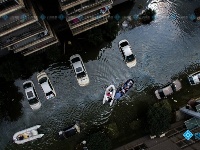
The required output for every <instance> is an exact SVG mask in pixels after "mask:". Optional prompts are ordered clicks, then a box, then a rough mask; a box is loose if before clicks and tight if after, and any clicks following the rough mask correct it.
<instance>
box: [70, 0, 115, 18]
mask: <svg viewBox="0 0 200 150" xmlns="http://www.w3.org/2000/svg"><path fill="white" fill-rule="evenodd" d="M112 3H113V2H112V0H101V1H99V2H97V3H93V4H90V5H89V4H88V5H87V6H85V7H82V8H80V9H77V10H74V11H73V12H72V13H68V14H67V21H68V22H69V21H71V20H73V19H74V18H77V17H78V16H80V15H85V14H88V13H91V12H93V11H95V10H98V9H101V8H102V7H105V6H108V5H110V7H111V4H112Z"/></svg>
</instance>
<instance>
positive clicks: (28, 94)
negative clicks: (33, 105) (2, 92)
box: [25, 87, 36, 99]
mask: <svg viewBox="0 0 200 150" xmlns="http://www.w3.org/2000/svg"><path fill="white" fill-rule="evenodd" d="M25 93H26V97H27V99H32V98H35V97H36V95H35V92H34V90H33V87H29V88H26V89H25Z"/></svg>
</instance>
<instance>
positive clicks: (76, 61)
mask: <svg viewBox="0 0 200 150" xmlns="http://www.w3.org/2000/svg"><path fill="white" fill-rule="evenodd" d="M70 63H71V65H72V67H73V70H74V72H75V76H76V79H77V81H78V84H79V85H80V86H86V85H88V84H89V82H90V80H89V77H88V74H87V71H86V69H85V66H84V64H83V60H82V58H81V56H80V55H79V54H75V55H73V56H71V57H70Z"/></svg>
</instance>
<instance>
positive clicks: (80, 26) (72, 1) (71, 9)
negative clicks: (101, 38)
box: [59, 0, 113, 35]
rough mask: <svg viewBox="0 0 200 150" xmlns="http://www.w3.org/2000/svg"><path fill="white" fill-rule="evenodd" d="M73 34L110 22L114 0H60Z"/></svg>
mask: <svg viewBox="0 0 200 150" xmlns="http://www.w3.org/2000/svg"><path fill="white" fill-rule="evenodd" d="M59 4H60V8H61V11H65V12H66V21H67V22H68V25H69V28H70V29H71V31H72V34H73V35H77V34H80V33H82V32H85V31H87V30H89V29H91V28H94V27H96V26H99V25H102V24H104V23H107V22H108V17H109V16H110V12H109V9H110V8H111V7H112V4H113V1H112V0H59Z"/></svg>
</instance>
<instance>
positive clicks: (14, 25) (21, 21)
mask: <svg viewBox="0 0 200 150" xmlns="http://www.w3.org/2000/svg"><path fill="white" fill-rule="evenodd" d="M32 19H33V16H31V15H29V16H27V17H26V18H24V19H18V20H14V21H13V22H11V23H9V24H6V25H4V26H2V27H0V33H1V32H4V31H7V30H9V29H12V28H14V27H16V25H21V24H24V22H27V21H29V20H32Z"/></svg>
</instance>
